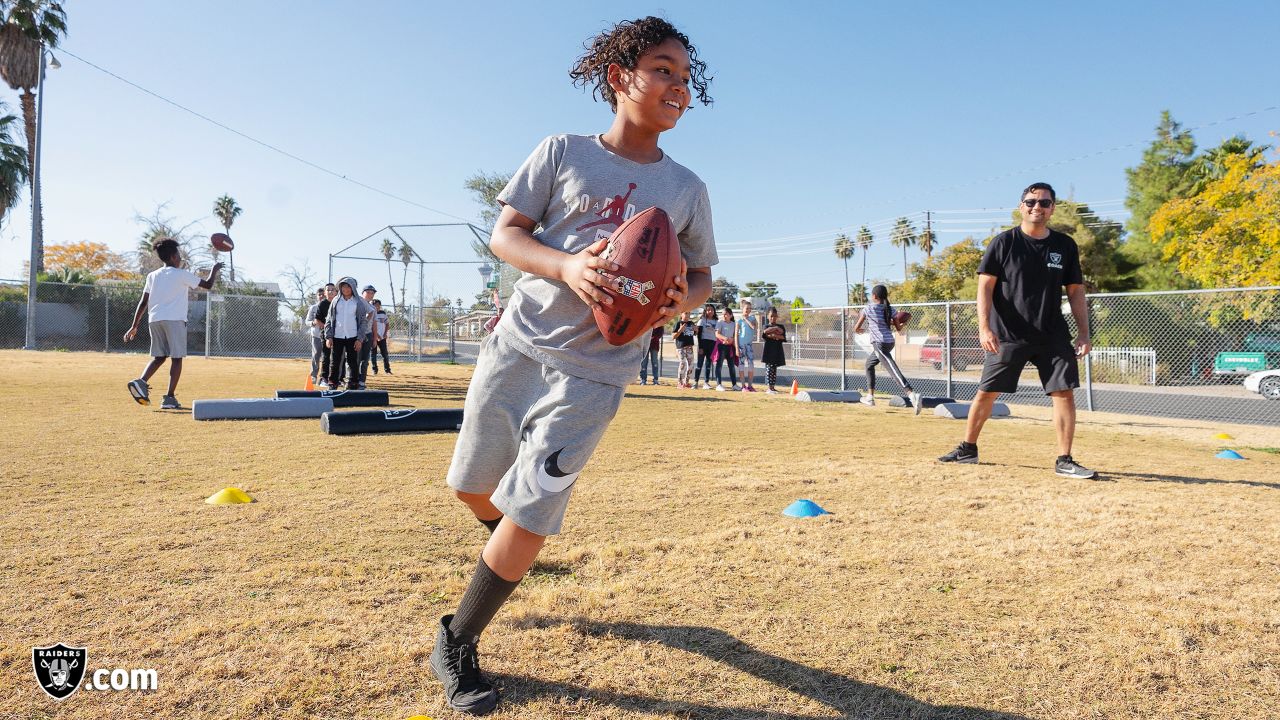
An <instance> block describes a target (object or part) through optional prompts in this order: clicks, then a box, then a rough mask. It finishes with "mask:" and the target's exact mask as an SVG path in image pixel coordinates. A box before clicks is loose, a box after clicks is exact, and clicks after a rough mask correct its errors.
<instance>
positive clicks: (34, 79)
mask: <svg viewBox="0 0 1280 720" xmlns="http://www.w3.org/2000/svg"><path fill="white" fill-rule="evenodd" d="M0 13H3V25H0V77H3V78H4V81H5V82H7V83H8V84H9V87H11V88H13V89H14V90H17V91H19V92H20V93H21V94H20V95H19V97H18V100H19V102H20V103H21V104H22V120H23V129H24V130H25V131H26V136H27V157H26V159H27V177H28V178H30V179H31V181H32V182H33V183H39V182H40V179H39V178H38V177H37V176H36V168H35V161H36V155H35V153H34V152H32V148H34V147H35V142H36V95H35V89H36V87H37V86H38V85H39V82H40V74H41V73H42V72H43V71H44V62H43V61H44V57H43V56H44V50H45V48H54V47H57V46H58V42H59V41H60V40H61V39H62V36H63V35H66V33H67V13H66V11H64V10H63V9H62V4H61V3H57V2H50V0H3V1H0ZM10 207H12V206H10ZM31 215H32V224H33V226H34V227H35V231H34V232H33V236H34V237H33V239H32V243H33V244H34V245H35V247H34V248H32V249H33V250H34V251H35V253H34V257H35V260H36V272H41V271H43V270H44V239H43V234H44V217H43V215H42V214H41V208H40V205H39V204H36V205H35V206H34V207H33V208H32V209H31Z"/></svg>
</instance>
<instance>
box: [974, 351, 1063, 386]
mask: <svg viewBox="0 0 1280 720" xmlns="http://www.w3.org/2000/svg"><path fill="white" fill-rule="evenodd" d="M1028 362H1029V363H1031V364H1033V365H1035V366H1036V370H1039V371H1040V384H1041V385H1042V386H1044V392H1045V394H1046V395H1047V394H1049V393H1055V392H1060V391H1062V390H1074V389H1076V388H1078V387H1080V366H1079V365H1078V364H1077V363H1076V350H1075V348H1074V347H1072V345H1071V343H1070V342H1067V341H1056V342H1055V341H1045V342H1001V343H1000V351H999V352H997V353H995V354H994V355H993V354H991V353H988V354H987V357H986V359H985V360H984V361H983V363H982V379H981V380H979V381H978V389H979V390H981V391H983V392H1002V393H1011V392H1017V391H1018V377H1019V376H1020V375H1022V369H1023V368H1024V367H1026V366H1027V363H1028Z"/></svg>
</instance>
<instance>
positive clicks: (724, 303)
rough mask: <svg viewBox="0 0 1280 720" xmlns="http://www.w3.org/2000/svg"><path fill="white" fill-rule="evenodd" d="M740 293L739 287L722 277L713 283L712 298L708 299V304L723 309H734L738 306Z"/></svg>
mask: <svg viewBox="0 0 1280 720" xmlns="http://www.w3.org/2000/svg"><path fill="white" fill-rule="evenodd" d="M739 292H740V290H739V289H738V286H737V285H735V284H734V283H732V282H730V281H729V278H727V277H724V276H721V277H718V278H716V279H715V280H713V281H712V283H711V297H709V298H707V302H709V303H711V304H713V305H718V306H721V307H733V306H734V305H737V304H738V293H739Z"/></svg>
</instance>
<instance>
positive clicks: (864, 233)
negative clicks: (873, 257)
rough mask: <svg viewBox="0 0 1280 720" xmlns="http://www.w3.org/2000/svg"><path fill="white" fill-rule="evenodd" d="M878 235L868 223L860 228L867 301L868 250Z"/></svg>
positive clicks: (859, 239)
mask: <svg viewBox="0 0 1280 720" xmlns="http://www.w3.org/2000/svg"><path fill="white" fill-rule="evenodd" d="M875 241H876V236H875V235H872V234H871V230H870V229H869V228H867V226H866V225H863V226H862V229H860V230H858V247H859V248H861V249H862V302H864V303H865V302H867V251H868V250H870V249H871V246H872V245H873V244H874V243H875Z"/></svg>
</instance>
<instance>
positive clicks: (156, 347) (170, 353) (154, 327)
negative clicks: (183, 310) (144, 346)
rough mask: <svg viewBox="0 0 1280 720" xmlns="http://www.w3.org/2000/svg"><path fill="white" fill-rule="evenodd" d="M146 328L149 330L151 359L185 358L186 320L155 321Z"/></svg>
mask: <svg viewBox="0 0 1280 720" xmlns="http://www.w3.org/2000/svg"><path fill="white" fill-rule="evenodd" d="M147 327H148V328H149V329H150V330H151V357H169V358H184V357H186V356H187V321H186V320H157V321H155V322H153V323H148V324H147Z"/></svg>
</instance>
